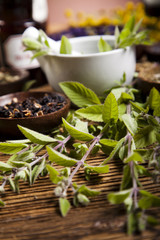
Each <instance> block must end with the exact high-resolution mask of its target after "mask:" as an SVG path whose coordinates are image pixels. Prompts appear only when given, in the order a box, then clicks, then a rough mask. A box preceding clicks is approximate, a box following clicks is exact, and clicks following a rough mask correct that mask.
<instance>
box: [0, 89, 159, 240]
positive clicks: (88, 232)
mask: <svg viewBox="0 0 160 240" xmlns="http://www.w3.org/2000/svg"><path fill="white" fill-rule="evenodd" d="M48 89H49V88H48V86H47V87H43V90H48ZM104 157H105V156H104V155H103V154H98V155H96V156H92V157H90V158H89V159H88V161H89V162H90V163H93V164H99V163H101V162H102V161H103V159H104ZM6 159H7V156H5V155H2V154H1V155H0V160H1V161H6ZM122 168H123V166H122V163H121V161H120V160H114V161H112V162H111V163H110V171H109V173H108V174H106V175H105V174H104V175H103V176H101V177H98V179H97V178H95V179H94V178H93V179H92V181H90V182H88V186H89V187H91V188H93V189H98V190H101V194H100V195H99V196H97V197H95V198H92V200H91V203H90V204H89V205H88V206H87V207H80V208H74V207H72V209H71V210H70V212H69V214H68V215H67V216H66V217H65V218H62V217H61V216H60V213H59V210H58V201H57V198H56V197H55V195H54V192H53V189H54V185H53V184H52V183H51V182H50V180H49V179H48V177H43V178H40V179H38V180H37V181H36V182H35V184H34V185H33V186H29V185H28V184H27V183H24V182H21V184H20V194H15V193H13V192H12V191H11V190H10V189H9V188H6V194H5V195H4V197H3V200H4V201H5V203H6V206H5V207H4V208H1V209H0V214H1V215H0V220H1V222H0V240H12V239H13V240H39V239H41V240H47V239H51V240H120V239H127V240H128V239H136V240H140V239H142V237H143V239H145V240H149V239H150V240H158V239H160V226H157V227H156V228H154V229H149V230H147V231H145V232H144V233H143V234H142V236H134V237H128V236H127V235H126V234H125V230H124V221H125V218H126V216H125V209H124V207H123V205H111V204H110V203H109V202H108V201H107V197H106V196H107V194H108V193H110V192H112V191H118V190H119V184H120V181H121V177H122V175H121V172H122ZM75 181H76V182H77V183H78V184H83V183H85V182H86V181H85V178H84V174H83V171H79V175H78V176H77V177H76V178H75ZM141 182H142V183H143V187H144V189H145V190H149V191H150V192H151V193H154V194H156V195H157V196H159V197H160V184H157V185H156V184H153V183H152V181H151V180H149V179H148V178H146V177H145V178H142V179H141ZM68 196H69V198H71V194H70V193H69V195H68ZM159 210H160V209H159V208H156V209H151V210H150V211H149V213H150V214H152V215H154V216H156V217H157V218H158V219H160V211H159Z"/></svg>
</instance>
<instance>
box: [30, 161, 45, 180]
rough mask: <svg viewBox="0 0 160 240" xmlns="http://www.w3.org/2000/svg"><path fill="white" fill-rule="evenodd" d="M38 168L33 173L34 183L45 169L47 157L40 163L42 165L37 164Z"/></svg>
mask: <svg viewBox="0 0 160 240" xmlns="http://www.w3.org/2000/svg"><path fill="white" fill-rule="evenodd" d="M37 166H38V167H37V169H36V171H35V172H34V174H33V175H32V183H34V182H35V181H36V179H37V177H38V176H39V174H40V173H41V172H42V171H43V169H44V168H45V159H43V160H42V162H41V163H40V165H37Z"/></svg>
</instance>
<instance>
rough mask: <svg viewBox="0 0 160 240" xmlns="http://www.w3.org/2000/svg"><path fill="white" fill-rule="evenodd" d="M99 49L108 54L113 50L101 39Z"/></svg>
mask: <svg viewBox="0 0 160 240" xmlns="http://www.w3.org/2000/svg"><path fill="white" fill-rule="evenodd" d="M98 49H99V52H108V51H111V50H112V47H111V46H110V45H109V43H107V42H106V41H104V39H103V38H102V37H101V38H100V40H99V41H98Z"/></svg>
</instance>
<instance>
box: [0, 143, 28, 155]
mask: <svg viewBox="0 0 160 240" xmlns="http://www.w3.org/2000/svg"><path fill="white" fill-rule="evenodd" d="M27 146H28V145H27V144H24V143H8V142H1V143H0V152H2V153H5V154H14V153H17V152H19V151H21V150H22V149H23V148H25V147H27Z"/></svg>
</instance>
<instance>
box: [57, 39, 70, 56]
mask: <svg viewBox="0 0 160 240" xmlns="http://www.w3.org/2000/svg"><path fill="white" fill-rule="evenodd" d="M60 54H72V46H71V44H70V42H69V40H68V38H67V37H65V36H62V38H61V46H60Z"/></svg>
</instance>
